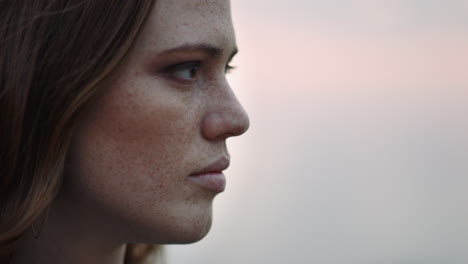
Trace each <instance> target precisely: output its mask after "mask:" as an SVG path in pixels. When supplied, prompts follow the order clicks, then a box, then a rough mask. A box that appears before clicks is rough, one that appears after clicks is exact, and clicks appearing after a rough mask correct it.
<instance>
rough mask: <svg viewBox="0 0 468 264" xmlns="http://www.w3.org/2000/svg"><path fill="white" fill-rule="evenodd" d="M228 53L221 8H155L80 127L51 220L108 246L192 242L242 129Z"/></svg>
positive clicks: (188, 4) (229, 38)
mask: <svg viewBox="0 0 468 264" xmlns="http://www.w3.org/2000/svg"><path fill="white" fill-rule="evenodd" d="M236 50H237V49H236V41H235V36H234V30H233V26H232V22H231V15H230V6H229V1H228V0H204V1H201V0H196V1H194V0H176V1H174V0H158V1H156V4H155V7H154V9H153V10H152V13H151V15H150V17H149V19H148V20H147V22H146V25H145V26H144V27H143V29H142V31H140V33H139V35H138V37H137V40H136V42H135V44H134V46H133V47H132V49H131V51H130V53H129V54H128V56H127V58H126V60H125V61H124V63H123V64H122V67H121V68H119V70H118V71H117V72H116V73H115V74H114V75H113V76H114V78H112V79H111V80H110V81H109V82H108V83H107V84H106V86H105V87H104V89H103V91H102V93H101V94H100V97H99V98H97V100H96V101H95V102H94V104H93V105H92V106H91V107H90V109H89V111H88V112H87V113H85V115H84V117H83V119H82V120H81V121H80V124H79V127H78V129H77V131H76V134H75V137H74V140H73V144H72V148H71V149H70V155H69V161H68V165H67V169H66V174H65V175H64V182H63V186H62V189H61V192H60V194H59V196H58V198H57V199H56V201H55V202H54V205H53V208H55V209H56V213H55V214H59V213H58V212H60V210H61V209H63V210H62V211H67V214H68V216H67V217H69V218H73V219H76V218H77V217H78V218H80V221H79V222H80V225H83V226H84V225H86V224H89V225H88V226H86V228H90V227H89V226H92V227H91V229H92V231H93V232H94V234H95V237H100V235H102V236H101V237H109V238H111V239H112V240H113V241H115V242H142V243H189V242H194V241H197V240H199V239H201V238H202V237H203V236H204V235H205V234H206V233H207V232H208V230H209V228H210V226H211V218H212V212H211V211H212V201H213V198H214V197H215V195H216V194H218V193H219V192H222V191H223V190H224V180H223V177H222V175H220V174H219V172H220V171H222V170H223V169H225V168H226V167H227V166H228V163H229V158H230V157H229V154H228V151H227V148H226V139H227V138H228V137H231V136H238V135H240V134H242V133H244V132H245V131H246V130H247V128H248V124H249V121H248V117H247V115H246V113H245V111H244V110H243V108H242V106H241V105H240V104H239V102H238V101H237V99H236V97H235V95H234V94H233V91H232V90H231V87H230V86H229V84H228V82H227V80H226V75H225V74H226V71H227V70H228V69H229V61H230V59H231V58H232V56H233V55H234V54H235V52H236ZM64 208H73V210H71V209H64ZM75 221H76V220H75Z"/></svg>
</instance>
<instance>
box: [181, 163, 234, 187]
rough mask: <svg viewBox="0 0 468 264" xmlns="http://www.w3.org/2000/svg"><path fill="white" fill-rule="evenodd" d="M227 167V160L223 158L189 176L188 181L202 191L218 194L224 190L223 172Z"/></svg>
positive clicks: (224, 179)
mask: <svg viewBox="0 0 468 264" xmlns="http://www.w3.org/2000/svg"><path fill="white" fill-rule="evenodd" d="M228 167H229V159H227V158H225V157H223V158H220V159H218V160H217V161H215V162H213V163H211V164H210V165H208V166H206V167H205V168H203V169H201V170H198V171H195V172H194V173H192V174H190V175H189V178H190V180H192V181H193V182H194V183H196V184H197V185H198V186H200V187H202V188H203V189H206V190H209V191H212V192H215V193H220V192H223V191H224V189H225V188H226V178H225V177H224V174H223V172H222V171H223V170H225V169H227V168H228Z"/></svg>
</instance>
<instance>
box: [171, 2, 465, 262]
mask: <svg viewBox="0 0 468 264" xmlns="http://www.w3.org/2000/svg"><path fill="white" fill-rule="evenodd" d="M232 7H233V16H234V24H235V27H236V32H237V41H238V45H239V48H240V53H239V55H238V56H237V58H236V59H235V60H234V63H233V64H234V65H236V66H238V69H237V70H236V71H235V72H234V73H233V74H232V75H231V76H230V80H231V84H232V86H233V87H234V90H235V92H236V93H237V95H238V97H239V99H240V100H241V102H242V103H243V104H244V106H245V108H246V110H247V111H248V112H249V114H250V119H251V129H250V131H249V132H248V133H247V134H246V135H245V136H242V137H240V138H235V139H232V140H230V141H229V142H228V143H229V145H230V150H231V156H232V166H231V168H230V169H229V170H228V171H227V172H226V176H227V178H228V187H227V190H226V192H225V193H223V194H221V195H220V196H218V197H217V198H216V201H215V206H214V214H215V217H214V224H213V228H212V230H211V232H210V234H209V235H208V236H207V237H206V238H205V239H204V240H202V241H201V242H199V243H196V244H193V245H184V246H169V247H168V248H167V255H168V256H167V258H168V261H169V263H171V264H179V263H180V264H182V263H192V264H198V263H199V264H202V263H203V264H210V263H213V264H214V263H224V264H234V263H236V264H237V263H254V264H257V263H258V264H263V263H265V264H266V263H268V264H276V263H278V264H279V263H320V264H342V263H343V264H345V263H346V264H354V263H356V264H366V263H369V264H371V263H372V264H376V263H377V264H379V263H383V264H386V263H389V264H390V263H391V264H419V263H421V264H423V263H424V264H427V263H434V264H436V263H447V264H463V263H468V253H467V252H468V251H467V250H466V249H467V248H468V192H467V191H466V190H467V189H468V117H467V116H468V115H467V114H466V113H468V72H467V71H468V1H466V0H464V1H462V0H437V1H436V0H424V1H423V0H327V1H318V0H291V1H284V0H282V1H279V0H254V1H252V0H232Z"/></svg>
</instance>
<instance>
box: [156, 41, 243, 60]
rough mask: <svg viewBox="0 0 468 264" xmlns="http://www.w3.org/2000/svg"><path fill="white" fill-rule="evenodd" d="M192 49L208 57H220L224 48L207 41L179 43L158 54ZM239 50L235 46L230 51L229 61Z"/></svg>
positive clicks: (190, 50) (165, 54) (162, 54)
mask: <svg viewBox="0 0 468 264" xmlns="http://www.w3.org/2000/svg"><path fill="white" fill-rule="evenodd" d="M192 51H202V52H204V53H206V54H208V55H209V56H210V57H221V55H223V53H224V51H225V50H224V49H222V48H220V47H217V46H214V45H211V44H208V43H193V44H191V43H187V44H183V45H180V46H178V47H175V48H171V49H168V50H164V51H162V52H160V53H159V56H167V55H169V54H172V53H177V52H192ZM238 52H239V50H238V49H237V47H235V48H234V50H233V51H232V53H231V55H230V56H229V61H230V60H232V58H233V57H234V55H236V54H237V53H238Z"/></svg>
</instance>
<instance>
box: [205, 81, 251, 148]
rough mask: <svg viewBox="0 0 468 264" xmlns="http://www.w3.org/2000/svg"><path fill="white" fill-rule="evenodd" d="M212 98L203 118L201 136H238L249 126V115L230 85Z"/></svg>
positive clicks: (223, 137)
mask: <svg viewBox="0 0 468 264" xmlns="http://www.w3.org/2000/svg"><path fill="white" fill-rule="evenodd" d="M222 91H223V92H220V93H217V94H216V95H215V96H213V98H212V102H211V107H210V108H209V110H208V112H207V113H206V115H205V117H204V120H203V125H202V128H203V136H204V137H205V138H207V139H211V140H212V139H219V138H221V139H225V138H228V137H233V136H239V135H241V134H243V133H245V131H247V129H248V128H249V117H248V115H247V112H246V111H245V110H244V108H243V107H242V105H241V103H240V102H239V100H238V99H237V97H236V95H235V94H234V92H233V91H232V89H231V87H229V85H228V84H227V86H226V87H224V88H223V89H222Z"/></svg>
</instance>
